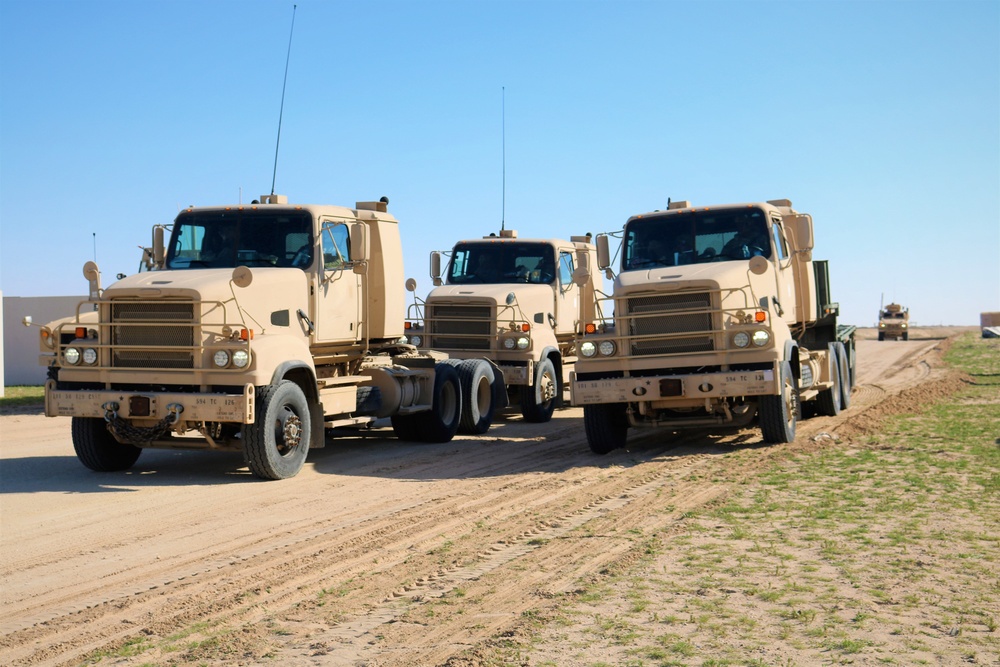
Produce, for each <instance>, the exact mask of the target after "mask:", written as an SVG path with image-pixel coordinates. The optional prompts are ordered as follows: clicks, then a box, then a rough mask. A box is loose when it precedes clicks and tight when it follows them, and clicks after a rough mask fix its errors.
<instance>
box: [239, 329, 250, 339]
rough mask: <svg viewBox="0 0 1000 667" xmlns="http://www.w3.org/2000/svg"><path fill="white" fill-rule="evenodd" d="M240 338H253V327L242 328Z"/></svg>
mask: <svg viewBox="0 0 1000 667" xmlns="http://www.w3.org/2000/svg"><path fill="white" fill-rule="evenodd" d="M240 340H253V329H240Z"/></svg>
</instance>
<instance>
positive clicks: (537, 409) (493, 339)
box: [407, 229, 596, 433]
mask: <svg viewBox="0 0 1000 667" xmlns="http://www.w3.org/2000/svg"><path fill="white" fill-rule="evenodd" d="M595 263H596V251H595V247H594V244H593V242H592V239H591V237H590V235H586V236H574V237H572V238H571V239H570V240H569V241H565V240H559V239H528V238H518V235H517V231H516V230H510V229H505V230H501V232H500V234H499V235H496V234H491V235H489V236H484V237H482V238H479V239H471V240H465V241H460V242H458V243H456V244H455V245H454V247H453V248H452V249H451V250H450V251H447V252H439V251H436V252H433V253H431V278H432V279H433V280H434V285H435V287H434V289H433V290H431V292H430V293H429V294H428V295H427V298H426V299H425V300H424V302H422V303H421V302H419V301H418V302H415V303H414V305H413V306H411V310H410V312H409V313H408V320H407V328H408V332H407V335H408V338H409V341H410V342H411V343H413V344H414V345H416V346H418V348H420V349H424V348H428V347H430V348H434V349H437V350H441V351H443V352H446V353H447V354H448V355H449V356H450V357H452V358H456V359H465V358H470V357H477V358H478V357H484V358H487V359H490V360H492V361H494V362H496V364H497V365H498V366H499V368H500V371H501V373H502V378H501V380H502V384H503V385H504V386H506V388H507V393H508V396H507V398H508V400H509V402H510V403H511V404H519V405H520V410H521V414H522V415H523V417H524V419H525V420H526V421H529V422H545V421H548V420H549V419H550V418H551V417H552V412H553V410H554V409H555V407H556V406H558V405H559V404H560V403H561V402H562V400H563V392H564V389H565V388H566V387H567V386H568V380H569V372H570V371H571V370H572V368H573V365H574V364H575V363H576V358H577V354H576V340H575V339H576V337H577V334H578V333H580V331H581V329H580V327H581V326H582V325H583V323H584V322H589V321H592V320H593V318H594V317H595V314H596V310H595V308H596V305H595V304H596V292H595V286H594V277H593V275H592V272H590V271H586V272H585V273H586V277H585V278H580V279H578V281H577V282H574V274H575V273H576V272H577V270H578V267H581V266H587V267H593V266H595ZM442 266H444V267H445V268H444V272H443V273H442ZM494 403H495V404H500V401H494ZM477 415H485V412H484V411H483V410H482V409H478V410H476V411H475V413H474V414H471V415H468V416H467V417H466V419H465V427H466V428H467V429H468V430H469V431H470V432H473V433H475V432H478V431H477V429H476V422H475V419H476V417H477Z"/></svg>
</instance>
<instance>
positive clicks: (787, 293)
mask: <svg viewBox="0 0 1000 667" xmlns="http://www.w3.org/2000/svg"><path fill="white" fill-rule="evenodd" d="M771 236H772V240H773V242H774V252H775V257H774V258H775V260H776V262H775V265H776V266H777V267H778V270H777V271H775V273H774V276H775V277H774V279H775V281H776V283H777V284H776V285H775V289H776V290H777V292H778V293H777V295H776V296H777V297H778V301H779V302H780V303H781V308H782V310H784V312H785V315H784V316H783V317H784V319H786V320H790V321H799V320H798V317H797V315H798V314H796V313H795V311H796V309H797V308H798V302H797V301H796V299H795V280H794V277H793V276H792V275H791V271H790V270H789V269H790V266H791V263H790V261H789V252H788V245H787V243H786V241H785V234H784V229H783V228H782V225H781V221H780V220H778V219H777V218H771Z"/></svg>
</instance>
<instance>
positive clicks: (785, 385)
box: [758, 361, 799, 444]
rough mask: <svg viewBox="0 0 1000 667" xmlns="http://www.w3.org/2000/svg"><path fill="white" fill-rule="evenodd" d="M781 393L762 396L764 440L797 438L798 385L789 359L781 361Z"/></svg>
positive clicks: (761, 422) (762, 432) (785, 440)
mask: <svg viewBox="0 0 1000 667" xmlns="http://www.w3.org/2000/svg"><path fill="white" fill-rule="evenodd" d="M778 383H779V385H780V389H781V393H780V394H778V395H776V396H761V397H760V403H759V405H758V412H759V413H760V431H761V435H763V436H764V442H767V443H772V444H776V443H782V442H792V441H794V440H795V423H796V419H797V417H798V414H797V412H798V410H797V407H798V392H799V390H798V386H797V385H796V383H795V376H794V375H792V366H791V364H789V363H788V362H787V361H784V362H782V363H781V376H780V377H779V378H778Z"/></svg>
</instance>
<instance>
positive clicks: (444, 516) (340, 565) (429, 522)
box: [0, 328, 968, 666]
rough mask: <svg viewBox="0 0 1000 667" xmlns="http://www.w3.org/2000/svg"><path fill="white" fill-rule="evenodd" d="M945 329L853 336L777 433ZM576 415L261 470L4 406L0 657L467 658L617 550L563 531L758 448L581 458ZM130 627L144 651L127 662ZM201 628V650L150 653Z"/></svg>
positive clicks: (676, 443) (666, 503)
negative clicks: (100, 468) (854, 350)
mask: <svg viewBox="0 0 1000 667" xmlns="http://www.w3.org/2000/svg"><path fill="white" fill-rule="evenodd" d="M960 330H968V328H965V329H962V328H928V329H925V330H920V331H917V330H915V331H914V333H913V334H912V336H911V339H910V340H909V341H907V342H902V341H896V342H884V343H879V342H876V341H875V340H874V338H875V335H874V331H873V330H862V331H861V332H860V334H859V338H860V340H859V342H858V358H859V362H858V377H857V386H856V388H855V391H854V394H853V397H852V405H851V408H850V409H849V410H847V411H845V412H844V413H842V414H841V415H840V416H838V417H817V418H812V419H809V420H806V421H803V422H801V423H800V425H799V431H798V436H797V439H796V442H795V443H792V444H791V445H788V446H789V447H796V446H803V447H808V446H810V444H809V443H813V442H814V441H815V438H814V436H816V435H817V434H819V433H832V434H834V435H837V434H839V433H845V434H846V433H850V432H852V431H855V430H858V429H861V428H864V426H865V424H866V423H877V421H878V419H879V416H880V414H881V413H882V412H884V411H892V410H891V407H890V406H891V404H892V402H893V398H894V397H897V396H899V395H901V393H902V392H904V391H905V392H908V394H907V395H908V396H909V397H910V398H909V400H921V399H920V396H921V395H922V394H921V393H920V391H916V392H915V391H914V389H915V388H919V387H926V388H927V391H926V398H927V399H928V400H929V399H930V398H933V397H934V396H935V395H937V394H936V391H935V389H934V387H935V386H937V385H938V384H940V383H936V382H933V380H935V379H939V378H940V377H943V375H944V374H945V371H944V370H943V369H942V368H941V367H940V362H939V361H938V360H937V353H936V351H937V348H939V347H940V346H941V344H942V341H943V339H944V338H945V337H947V336H948V335H951V334H953V333H957V332H958V331H960ZM914 396H917V399H914V398H913V397H914ZM581 415H582V411H581V410H579V409H575V408H569V409H565V410H561V411H558V412H557V414H556V416H555V417H554V419H553V420H552V421H551V422H549V423H547V424H541V425H538V424H527V423H524V422H523V421H521V420H520V418H519V417H514V416H510V417H508V418H505V419H503V420H501V421H500V423H499V424H496V425H495V426H494V427H493V428H492V429H491V430H490V431H489V432H488V433H487V434H485V435H483V436H478V437H458V438H456V439H455V440H454V441H452V442H451V443H448V444H442V445H416V444H409V443H402V442H398V441H396V440H395V439H393V438H391V437H385V436H387V434H382V435H381V436H376V437H368V438H349V439H336V440H331V441H329V442H328V445H327V447H326V448H325V449H322V450H315V451H313V452H311V453H310V455H309V459H308V461H307V463H306V467H305V469H304V470H303V471H302V472H301V473H300V474H299V475H298V476H297V477H295V478H293V479H290V480H283V481H278V482H264V481H260V480H257V479H256V478H254V477H252V476H251V475H250V474H249V473H248V471H247V470H246V468H245V467H244V466H243V462H242V459H241V456H240V455H238V454H229V453H204V452H170V451H147V452H144V453H143V455H142V456H141V457H140V459H139V461H138V463H137V464H136V466H135V467H134V468H133V469H132V470H130V471H128V472H124V473H111V474H97V473H93V472H91V471H89V470H86V469H85V468H83V467H82V466H81V465H80V464H79V463H78V462H77V460H76V458H75V456H74V454H73V449H72V444H71V441H70V421H69V419H63V418H56V419H47V418H45V417H43V416H41V415H40V414H38V413H37V411H32V410H21V411H19V412H15V413H13V414H12V413H8V414H5V415H2V416H0V503H2V504H0V581H2V600H0V663H2V664H5V665H71V664H79V663H80V662H81V661H82V660H83V659H84V657H85V656H88V655H89V654H92V653H93V652H95V651H99V650H108V651H111V650H114V651H117V652H118V653H117V654H116V657H114V658H106V659H105V661H103V662H102V664H170V663H171V662H172V661H173V662H174V663H180V662H184V661H186V660H192V661H193V662H195V663H204V664H247V665H249V664H270V665H275V664H281V665H373V666H374V665H380V666H388V665H443V664H453V665H460V664H475V662H476V661H475V659H474V658H470V657H468V656H475V655H476V654H477V647H481V646H483V645H485V644H487V643H489V642H491V641H494V640H495V638H497V637H501V636H503V634H504V633H505V632H507V631H509V630H510V628H513V627H514V626H515V625H516V624H517V622H518V620H519V619H521V618H523V617H524V616H525V615H526V614H529V615H530V614H531V613H532V611H533V610H535V609H537V608H539V607H541V606H543V605H544V604H545V601H546V600H547V599H549V598H551V597H552V596H554V595H557V594H559V593H561V592H565V591H568V590H573V589H575V588H576V587H577V586H578V585H579V582H580V581H581V580H583V579H585V578H587V577H589V576H593V575H596V574H597V573H600V572H602V571H603V570H604V569H605V568H607V567H609V566H611V565H612V564H619V565H620V564H621V562H622V561H623V560H625V561H627V560H628V559H629V558H630V557H631V556H630V553H631V551H632V550H633V549H634V545H633V544H632V542H630V541H629V540H625V539H621V538H616V537H614V536H613V535H612V536H608V535H606V534H605V533H604V532H602V531H600V530H595V531H587V530H583V531H581V530H579V529H580V528H581V527H587V526H598V525H607V524H609V523H610V524H613V525H614V526H615V528H616V531H615V533H616V534H618V535H622V534H627V533H628V531H629V530H642V529H643V527H644V526H645V525H646V523H647V521H648V520H649V517H650V516H651V515H652V514H654V513H658V514H659V516H658V518H657V520H658V521H662V517H663V511H664V510H663V508H670V510H669V511H670V512H673V513H675V514H676V515H677V516H678V517H680V516H682V515H683V514H684V513H685V512H688V511H689V510H690V509H692V508H696V507H699V506H701V505H703V504H705V503H708V502H711V501H712V500H713V499H716V498H718V497H720V496H722V495H724V494H726V493H727V491H728V490H729V489H728V488H727V484H731V483H732V482H731V481H728V482H727V481H716V480H714V479H713V476H712V471H713V469H714V468H713V466H716V465H717V464H718V461H719V459H720V458H721V457H720V454H724V453H726V452H727V451H731V450H732V449H733V448H738V447H755V446H757V445H759V444H760V436H759V434H758V432H757V431H753V430H747V431H741V432H739V433H734V434H727V435H724V436H720V435H710V434H690V433H689V434H685V435H672V434H665V433H663V432H633V433H632V434H631V435H630V441H629V447H628V449H627V450H621V451H616V452H614V453H612V454H610V455H608V456H605V457H597V456H594V455H593V454H591V452H590V451H589V449H588V447H587V443H586V438H585V436H584V432H583V424H582V419H581ZM774 449H775V448H760V449H759V450H758V451H759V452H760V453H761V456H760V462H759V465H760V466H766V465H767V464H768V458H769V457H768V452H769V451H772V450H774ZM699 470H703V471H704V475H699V474H694V473H698V472H699ZM745 474H746V475H752V474H753V470H752V469H748V470H746V471H745ZM692 480H695V481H692ZM654 508H655V510H654ZM444 599H447V600H450V601H451V602H450V603H449V604H440V602H441V601H442V600H444ZM456 600H457V601H459V603H456V602H455V601H456ZM418 610H420V611H422V612H424V613H423V614H422V615H421V617H422V618H425V619H426V617H427V616H428V614H427V613H426V612H429V611H431V610H432V611H433V614H431V616H432V618H433V622H426V621H425V622H419V623H418V622H414V621H413V620H412V619H413V618H414V616H415V612H416V611H418ZM222 630H229V631H230V632H227V633H222V632H221V631H222ZM137 637H138V638H143V639H145V640H146V641H147V642H148V644H149V645H152V646H157V647H159V648H154V649H152V650H148V651H145V652H143V653H142V654H141V655H139V656H137V657H135V658H129V657H128V656H127V653H126V652H123V651H121V647H122V645H123V644H125V643H126V642H134V641H135V638H137ZM168 638H170V639H168ZM206 638H212V639H210V641H203V642H202V645H201V648H200V649H198V650H199V651H202V653H198V652H194V653H192V652H190V651H189V652H188V653H181V652H180V649H177V651H176V652H173V653H171V651H170V650H169V645H170V642H174V643H175V644H176V645H177V646H185V645H187V644H188V643H189V642H196V641H198V640H205V639H206ZM182 656H187V657H182ZM463 656H465V657H463Z"/></svg>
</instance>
